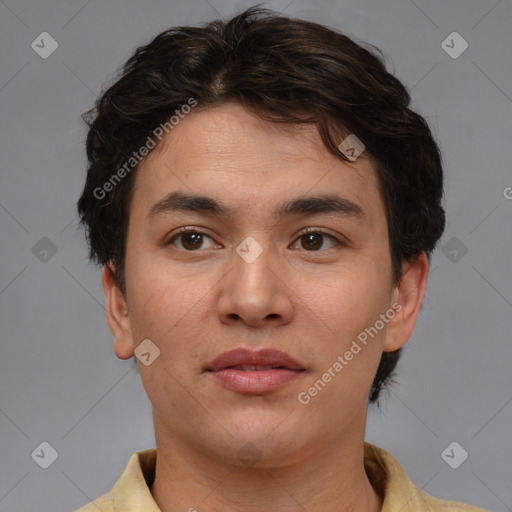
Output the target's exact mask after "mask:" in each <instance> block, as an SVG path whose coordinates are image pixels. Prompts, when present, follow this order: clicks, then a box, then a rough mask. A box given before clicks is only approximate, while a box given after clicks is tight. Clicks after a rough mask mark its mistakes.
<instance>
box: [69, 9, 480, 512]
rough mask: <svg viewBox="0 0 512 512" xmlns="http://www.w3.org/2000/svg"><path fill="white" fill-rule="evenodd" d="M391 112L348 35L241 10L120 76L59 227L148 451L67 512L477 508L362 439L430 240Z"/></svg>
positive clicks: (388, 92) (399, 103)
mask: <svg viewBox="0 0 512 512" xmlns="http://www.w3.org/2000/svg"><path fill="white" fill-rule="evenodd" d="M409 102H410V98H409V95H408V93H407V91H406V90H405V88H404V86H403V85H402V84H401V83H400V82H399V81H398V80H397V79H396V78H395V77H393V76H392V75H391V74H389V73H388V72H387V71H386V69H385V67H384V65H383V64H382V62H381V61H380V60H379V59H378V58H377V57H375V56H374V55H373V54H372V53H370V52H369V51H367V50H365V49H364V48H362V47H361V46H359V45H357V44H356V43H354V42H353V41H352V40H350V39H349V38H348V37H346V36H344V35H342V34H340V33H337V32H335V31H332V30H329V29H327V28H325V27H322V26H319V25H316V24H313V23H309V22H305V21H300V20H292V19H288V18H285V17H282V16H279V15H277V14H274V13H272V12H269V11H266V10H262V9H258V8H251V9H249V10H247V11H245V12H244V13H242V14H240V15H238V16H236V17H235V18H234V19H232V20H230V21H229V22H227V23H225V22H221V21H217V22H213V23H211V24H208V25H206V26H204V27H201V28H192V27H181V28H175V29H171V30H168V31H165V32H163V33H162V34H160V35H158V36H157V37H156V38H155V39H154V40H153V41H152V42H151V43H149V44H148V45H146V46H144V47H141V48H139V49H137V51H136V52H135V53H134V55H133V56H132V57H131V58H130V59H129V60H128V62H127V63H126V65H125V67H124V69H123V73H122V76H121V77H120V78H119V79H118V80H117V82H116V83H115V84H114V85H112V86H111V87H110V88H109V89H108V90H107V91H105V92H104V94H103V95H102V96H101V98H100V99H99V100H98V102H97V106H96V115H95V119H94V121H93V122H92V123H91V126H90V131H89V134H88V139H87V155H88V158H89V169H88V174H87V181H86V184H85V188H84V191H83V194H82V196H81V198H80V200H79V203H78V209H79V212H80V216H81V220H82V222H83V223H84V225H85V226H86V228H87V235H88V241H89V243H90V256H91V258H92V259H93V260H95V261H96V262H98V263H100V264H102V265H103V276H102V282H103V287H104V291H105V296H106V303H107V321H108V324H109V327H110V329H111V331H112V334H113V336H114V350H115V353H116V355H117V356H118V357H119V358H121V359H128V358H131V357H134V356H135V357H136V358H137V365H138V368H139V371H140V376H141V379H142V383H143V385H144V388H145V390H146V392H147V394H148V397H149V400H150V401H151V404H152V407H153V420H154V427H155V437H156V445H157V446H156V449H152V450H146V451H143V452H138V453H136V454H134V455H133V456H132V458H131V459H130V461H129V463H128V466H127V468H126V470H125V472H124V473H123V475H122V476H121V478H120V479H119V481H118V482H117V484H116V485H115V486H114V488H113V489H112V490H111V491H110V492H109V493H107V494H105V495H104V496H102V497H101V498H99V499H98V500H95V502H93V503H91V504H89V505H88V506H86V507H84V508H83V509H81V511H82V512H84V511H90V510H98V509H99V510H101V511H103V512H107V511H114V510H122V511H133V512H135V511H141V512H142V511H144V512H149V511H158V510H160V511H163V512H170V511H177V510H188V511H189V512H192V511H196V510H197V511H201V510H208V511H219V512H220V511H231V510H233V511H235V510H240V511H241V510H243V511H248V512H253V511H261V510H279V511H290V512H295V511H304V510H307V511H308V512H315V511H320V510H322V511H337V512H348V511H349V510H350V511H352V510H357V511H361V512H377V511H382V512H391V511H398V510H401V511H403V512H405V511H427V510H428V511H435V510H450V511H451V510H464V511H476V510H477V509H476V508H474V507H471V506H469V505H464V504H462V503H454V502H450V503H449V502H446V501H441V500H437V499H435V498H433V497H431V496H429V495H428V494H426V493H425V492H422V491H420V490H419V489H417V488H416V487H415V486H414V484H413V483H412V482H411V481H410V480H409V478H408V477H407V475H406V474H405V472H404V471H403V469H402V468H401V467H400V465H399V464H398V462H397V461H396V460H395V459H394V458H393V457H392V456H391V455H390V454H389V453H387V452H386V451H384V450H382V449H380V448H378V447H376V446H373V445H371V444H369V443H365V441H364V433H365V425H366V415H367V406H368V402H375V401H377V399H378V396H379V393H380V391H381V389H382V388H383V386H384V385H385V384H386V383H387V382H388V381H389V379H390V376H391V374H392V371H393V369H394V367H395V365H396V362H397V360H398V356H399V353H400V349H401V347H402V346H403V345H404V344H405V343H406V342H407V340H408V339H409V338H410V336H411V334H412V332H413V329H414V325H415V322H416V319H417V316H418V313H419V310H420V307H421V303H422V300H423V297H424V294H425V289H426V283H427V274H428V268H429V259H430V255H431V253H432V250H433V249H434V247H435V245H436V243H437V241H438V239H439V238H440V236H441V234H442V232H443V229H444V211H443V208H442V206H441V200H442V189H443V179H442V165H441V157H440V153H439V149H438V146H437V145H436V143H435V141H434V140H433V138H432V135H431V132H430V130H429V128H428V126H427V124H426V122H425V121H424V119H423V118H422V117H421V116H419V115H418V114H417V113H415V112H413V111H412V110H410V109H409V108H408V105H409Z"/></svg>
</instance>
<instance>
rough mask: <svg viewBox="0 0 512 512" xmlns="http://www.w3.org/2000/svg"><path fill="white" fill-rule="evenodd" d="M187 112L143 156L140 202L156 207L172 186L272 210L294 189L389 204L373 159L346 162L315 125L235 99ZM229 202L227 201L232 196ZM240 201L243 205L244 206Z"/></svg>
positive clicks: (138, 187) (370, 204) (137, 184)
mask: <svg viewBox="0 0 512 512" xmlns="http://www.w3.org/2000/svg"><path fill="white" fill-rule="evenodd" d="M196 108H197V110H195V111H193V112H192V113H190V114H188V115H187V116H185V117H184V118H183V119H181V120H180V122H179V123H178V124H177V125H176V126H174V128H173V130H172V131H171V132H170V133H169V134H168V135H166V136H165V137H164V139H163V140H162V142H161V143H160V144H159V146H158V147H157V148H155V150H153V152H152V153H150V155H149V156H148V157H146V159H145V160H144V161H143V162H142V163H141V165H140V166H139V169H138V170H137V173H136V179H135V191H134V196H136V197H137V201H136V202H135V206H136V205H142V204H144V205H145V206H146V208H147V209H149V208H150V207H151V206H152V205H153V204H154V203H155V202H156V201H158V200H159V199H161V198H162V197H163V196H164V195H165V194H166V193H168V192H170V191H171V190H173V189H179V190H181V191H182V192H186V193H188V194H196V195H203V196H217V197H219V198H220V197H227V196H230V195H231V197H230V198H229V199H228V200H227V202H228V203H229V202H230V201H232V202H233V204H232V206H233V208H234V209H236V207H237V204H236V202H237V201H243V203H244V205H242V206H248V205H251V207H252V208H253V209H255V210H256V209H258V205H260V211H261V212H262V213H263V212H266V211H268V206H269V205H270V204H271V203H274V204H275V203H277V202H279V203H281V202H282V200H283V198H286V197H287V196H290V197H292V196H293V197H296V196H297V195H303V196H305V195H308V194H310V193H311V194H313V195H314V194H318V193H324V194H325V193H328V192H329V193H332V192H334V191H336V192H339V193H342V194H343V195H344V196H345V197H348V198H349V199H351V200H353V201H354V202H358V203H360V204H361V206H362V207H363V208H364V209H365V210H366V209H375V207H377V208H383V205H382V201H381V198H380V194H379V192H378V186H377V176H376V173H375V171H374V169H373V165H372V161H371V160H370V159H368V158H359V159H358V160H357V161H356V162H354V163H347V162H344V161H342V160H341V159H339V158H336V157H335V156H334V155H332V154H331V153H330V152H329V151H328V150H327V149H326V148H325V146H324V144H323V142H322V140H321V138H320V135H319V133H318V130H317V128H316V126H315V125H313V124H301V125H299V124H287V123H275V122H270V121H266V120H262V119H261V118H259V117H257V116H256V115H255V114H252V113H251V112H249V111H248V110H247V109H245V108H243V107H242V106H240V105H238V104H236V103H229V104H225V105H222V106H219V107H215V108H210V109H205V110H200V108H199V107H196ZM225 202H226V201H225ZM238 206H240V205H238Z"/></svg>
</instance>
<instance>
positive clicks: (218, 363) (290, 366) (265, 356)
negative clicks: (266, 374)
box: [205, 348, 305, 372]
mask: <svg viewBox="0 0 512 512" xmlns="http://www.w3.org/2000/svg"><path fill="white" fill-rule="evenodd" d="M226 369H233V370H241V371H268V370H294V371H303V370H305V368H304V367H303V366H302V365H301V364H300V363H299V362H298V361H296V360H295V359H293V357H291V356H290V355H289V354H287V353H286V352H281V351H280V350H275V349H269V348H267V349H262V350H258V351H251V350H249V349H246V348H237V349H234V350H229V351H227V352H223V353H222V354H220V355H219V356H218V357H216V358H215V359H214V360H213V361H211V362H210V363H208V365H207V366H206V368H205V371H209V372H217V371H220V370H226Z"/></svg>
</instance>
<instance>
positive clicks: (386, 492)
mask: <svg viewBox="0 0 512 512" xmlns="http://www.w3.org/2000/svg"><path fill="white" fill-rule="evenodd" d="M364 464H365V470H366V473H367V475H368V478H369V479H370V481H371V483H372V486H373V487H374V488H375V490H376V491H377V492H378V493H379V494H380V495H381V496H382V498H383V505H382V512H393V511H395V510H400V511H401V512H486V511H485V510H483V509H480V508H476V507H473V506H471V505H468V504H466V503H461V502H456V501H446V500H441V499H439V498H435V497H434V496H431V495H430V494H427V493H426V492H425V491H422V490H421V489H419V488H418V487H417V486H416V485H415V484H414V483H413V482H412V480H411V479H410V478H409V477H408V476H407V474H406V472H405V470H404V468H403V467H402V466H401V465H400V463H399V462H398V461H397V460H396V459H395V458H394V457H393V456H392V455H391V454H390V453H389V452H387V451H386V450H384V449H382V448H380V447H378V446H375V445H372V444H370V443H366V442H365V444H364Z"/></svg>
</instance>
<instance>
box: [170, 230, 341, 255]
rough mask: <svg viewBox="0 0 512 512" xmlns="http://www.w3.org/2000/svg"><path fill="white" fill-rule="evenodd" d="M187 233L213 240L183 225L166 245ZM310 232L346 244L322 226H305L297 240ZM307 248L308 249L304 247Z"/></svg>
mask: <svg viewBox="0 0 512 512" xmlns="http://www.w3.org/2000/svg"><path fill="white" fill-rule="evenodd" d="M187 233H195V234H198V235H203V236H207V237H208V238H210V239H211V240H213V238H212V237H211V236H210V235H208V234H207V233H204V232H203V231H199V230H198V229H197V228H195V227H183V228H180V229H179V230H178V232H177V233H176V234H175V235H173V236H172V237H171V238H170V239H169V240H168V241H167V242H166V244H165V245H172V244H173V241H174V240H176V239H178V238H179V237H180V236H181V235H183V234H187ZM310 233H313V234H320V235H323V236H324V237H327V238H330V239H331V240H333V241H334V242H335V244H336V246H337V247H338V248H339V247H341V246H343V245H345V244H344V243H343V242H342V241H341V240H339V239H338V238H336V237H335V236H334V235H331V234H330V233H328V232H327V231H325V230H324V229H321V228H305V229H304V230H302V231H301V232H300V233H299V234H298V236H297V238H296V239H295V240H299V239H300V238H301V237H303V236H305V235H308V234H310ZM332 248H334V247H331V249H332ZM199 250H200V249H196V250H187V249H184V250H183V251H184V252H196V251H199ZM304 250H306V249H304ZM324 250H328V249H324ZM307 252H323V251H321V250H318V251H307Z"/></svg>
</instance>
